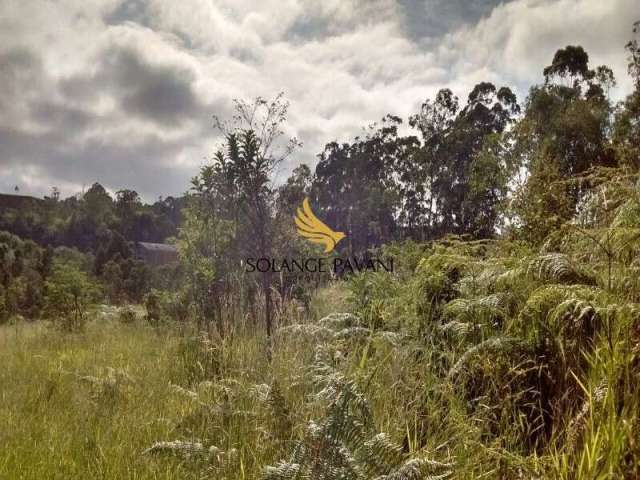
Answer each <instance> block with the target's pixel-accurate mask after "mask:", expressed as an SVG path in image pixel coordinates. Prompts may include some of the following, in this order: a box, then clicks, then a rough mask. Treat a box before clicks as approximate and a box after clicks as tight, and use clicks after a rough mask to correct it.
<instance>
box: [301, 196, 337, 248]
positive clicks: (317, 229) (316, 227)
mask: <svg viewBox="0 0 640 480" xmlns="http://www.w3.org/2000/svg"><path fill="white" fill-rule="evenodd" d="M295 220H296V225H297V226H298V233H299V234H300V235H302V236H303V237H305V238H306V239H307V240H309V241H310V242H313V243H319V244H320V245H324V253H329V252H331V251H332V250H333V249H334V248H335V247H336V245H337V244H338V242H339V241H340V240H342V239H343V238H344V237H345V234H344V233H342V232H334V231H333V230H331V229H330V228H329V227H328V226H327V225H326V224H324V223H323V222H322V220H320V219H319V218H318V217H316V216H315V215H314V213H313V212H312V211H311V206H310V205H309V199H308V198H305V199H304V201H303V202H302V209H300V208H299V207H298V215H297V216H296V217H295Z"/></svg>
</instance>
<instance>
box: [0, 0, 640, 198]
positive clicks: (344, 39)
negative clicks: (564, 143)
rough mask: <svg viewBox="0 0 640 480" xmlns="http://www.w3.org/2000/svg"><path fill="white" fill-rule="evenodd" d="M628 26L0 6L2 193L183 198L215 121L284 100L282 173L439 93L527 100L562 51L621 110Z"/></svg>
mask: <svg viewBox="0 0 640 480" xmlns="http://www.w3.org/2000/svg"><path fill="white" fill-rule="evenodd" d="M638 19H640V1H639V0H513V1H510V2H507V1H500V0H398V1H390V0H379V1H378V0H375V1H373V0H363V1H352V2H350V1H349V0H316V1H307V0H273V1H272V0H261V1H252V0H57V1H46V0H0V192H13V190H14V186H15V185H18V186H19V188H20V192H21V193H25V194H33V195H39V196H40V195H43V194H47V193H48V192H49V191H50V189H51V187H52V186H57V187H58V188H59V189H60V190H61V191H62V193H63V195H65V196H66V195H70V194H74V193H78V192H80V191H82V189H83V188H87V187H88V186H90V185H91V184H92V183H93V182H94V181H99V182H100V183H102V184H103V185H104V186H105V187H107V188H108V189H109V190H111V191H115V190H118V189H121V188H132V189H135V190H137V191H138V192H139V193H140V194H141V195H142V196H143V197H144V198H145V200H147V201H152V200H154V199H155V198H157V197H158V196H160V195H163V196H167V195H176V194H181V193H182V192H184V191H185V190H186V189H187V188H188V182H189V179H190V178H191V177H192V176H193V175H195V174H196V173H197V171H198V167H199V166H200V165H201V164H202V163H203V162H204V161H206V160H207V159H208V158H211V156H212V154H213V152H214V151H215V148H216V145H217V144H218V142H219V139H218V138H216V132H215V130H214V129H213V122H212V116H213V115H214V114H217V115H219V116H221V117H223V118H224V117H227V116H229V112H230V105H231V99H233V98H245V99H250V98H253V97H255V96H256V95H261V96H264V97H273V96H274V95H276V94H277V93H278V92H279V91H284V92H285V94H286V97H287V98H288V99H289V100H290V102H291V109H290V115H289V124H288V127H287V128H288V130H289V132H288V133H290V134H292V135H296V136H297V137H298V138H299V139H300V140H301V141H302V142H303V143H304V147H303V148H302V149H301V150H300V151H299V152H298V153H297V154H296V155H295V156H294V157H293V158H291V160H290V161H289V163H288V164H287V165H285V167H284V168H283V171H282V172H281V175H286V174H287V173H288V171H290V170H291V168H292V167H293V166H295V165H297V164H298V163H300V162H306V163H309V164H311V165H313V164H314V162H315V156H316V155H317V154H318V153H319V152H320V151H321V150H322V147H323V145H324V144H326V143H327V142H329V141H332V140H346V139H348V138H349V137H351V136H353V135H354V134H357V133H358V132H359V131H360V130H361V128H362V127H363V126H365V125H367V124H369V123H371V122H374V121H377V120H379V119H380V118H381V117H382V116H383V115H385V114H386V113H392V114H395V115H399V116H401V117H403V118H406V117H407V116H408V115H409V114H411V113H413V112H415V111H416V110H417V109H418V107H419V105H420V104H421V103H422V101H423V100H424V99H425V98H428V97H431V96H433V95H434V94H435V92H436V91H437V90H438V89H440V88H442V87H450V88H451V89H453V91H454V92H455V93H456V94H458V95H459V96H460V97H461V98H466V95H467V94H468V92H469V90H470V88H471V87H472V86H473V85H474V84H475V83H477V82H479V81H483V80H487V81H492V82H494V83H496V84H499V85H508V86H511V87H512V88H513V89H514V90H515V91H516V92H517V94H518V98H519V100H520V101H522V100H524V96H525V95H526V92H527V88H528V86H529V85H531V84H532V83H536V82H540V81H541V77H542V75H541V72H542V68H543V67H544V66H545V65H547V64H548V63H550V60H551V58H552V56H553V53H554V52H555V51H556V50H557V49H558V48H560V47H564V46H566V45H568V44H580V45H582V46H584V47H585V49H586V50H587V52H588V53H589V55H590V58H591V63H592V65H593V66H595V65H599V64H607V65H609V66H610V67H611V68H612V69H613V70H614V72H615V74H616V77H617V79H618V87H617V89H616V90H615V91H614V92H613V96H614V97H615V98H621V97H622V96H623V95H624V94H625V93H628V92H629V91H630V88H631V82H630V81H629V78H628V76H627V74H626V58H625V51H624V45H625V43H626V42H627V41H628V40H629V38H630V36H631V27H632V23H633V21H634V20H638Z"/></svg>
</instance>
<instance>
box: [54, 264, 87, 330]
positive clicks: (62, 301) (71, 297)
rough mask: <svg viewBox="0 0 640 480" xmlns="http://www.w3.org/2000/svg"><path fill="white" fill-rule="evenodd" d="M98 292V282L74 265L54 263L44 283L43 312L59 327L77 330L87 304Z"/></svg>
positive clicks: (84, 316) (82, 322)
mask: <svg viewBox="0 0 640 480" xmlns="http://www.w3.org/2000/svg"><path fill="white" fill-rule="evenodd" d="M99 294H100V289H99V288H98V285H97V284H96V283H95V282H94V281H93V280H92V279H90V278H89V276H88V275H87V274H86V273H85V272H83V271H81V270H80V269H78V268H77V266H75V265H73V264H62V263H60V262H55V263H54V266H53V272H52V274H51V277H50V278H49V280H47V282H46V306H47V313H48V314H49V316H50V317H51V319H52V320H53V321H54V323H55V324H57V325H58V326H59V327H60V328H62V329H63V330H65V331H75V330H80V329H82V328H83V327H84V324H85V322H86V317H87V308H88V306H89V305H90V304H91V303H92V302H94V301H96V300H97V299H98V297H99Z"/></svg>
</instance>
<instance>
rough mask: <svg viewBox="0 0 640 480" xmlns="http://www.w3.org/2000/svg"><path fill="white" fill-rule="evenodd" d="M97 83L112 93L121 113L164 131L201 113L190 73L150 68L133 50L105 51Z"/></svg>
mask: <svg viewBox="0 0 640 480" xmlns="http://www.w3.org/2000/svg"><path fill="white" fill-rule="evenodd" d="M97 79H98V81H102V82H103V83H105V84H106V85H105V86H108V87H111V88H112V89H113V90H114V92H115V94H116V96H117V97H118V101H119V102H120V106H121V107H122V109H123V111H125V112H127V113H130V114H132V115H137V116H140V117H142V118H145V119H147V120H149V121H152V122H157V123H160V124H162V125H163V126H166V127H171V126H176V125H179V124H180V122H182V121H183V120H185V119H188V118H192V117H193V116H194V114H195V113H196V112H198V111H199V110H200V109H201V104H200V103H199V101H198V99H197V98H196V94H195V93H194V91H193V87H192V83H193V81H194V80H195V76H194V74H193V73H192V72H190V71H189V70H187V69H185V68H181V67H177V66H173V65H160V64H151V63H150V62H148V61H146V60H144V59H143V58H141V56H140V54H139V53H138V52H137V51H136V50H134V49H121V48H114V49H110V50H109V51H107V52H106V53H105V55H104V57H103V58H102V61H101V71H100V73H99V74H98V75H97Z"/></svg>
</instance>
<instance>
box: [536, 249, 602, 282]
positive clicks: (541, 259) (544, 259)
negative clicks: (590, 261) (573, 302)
mask: <svg viewBox="0 0 640 480" xmlns="http://www.w3.org/2000/svg"><path fill="white" fill-rule="evenodd" d="M527 274H528V275H530V276H531V277H533V278H535V279H536V280H540V281H542V282H545V283H566V284H572V283H582V284H585V285H594V284H595V277H594V276H593V275H592V274H590V273H587V272H585V271H584V270H583V269H581V268H579V267H578V266H576V265H575V264H574V263H573V262H572V261H571V259H570V258H569V256H568V255H565V254H562V253H548V254H545V255H539V256H537V257H535V258H533V259H532V260H531V261H530V262H529V265H528V268H527Z"/></svg>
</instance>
